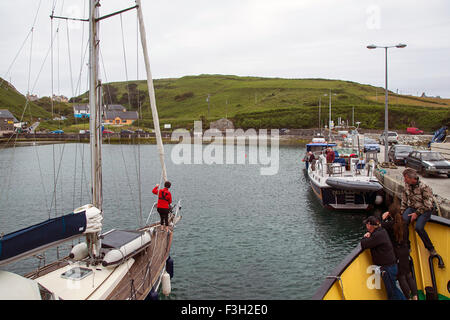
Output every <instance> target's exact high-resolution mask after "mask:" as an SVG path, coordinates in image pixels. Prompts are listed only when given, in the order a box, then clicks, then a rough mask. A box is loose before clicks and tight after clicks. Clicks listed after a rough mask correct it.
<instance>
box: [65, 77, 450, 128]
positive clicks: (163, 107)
mask: <svg viewBox="0 0 450 320" xmlns="http://www.w3.org/2000/svg"><path fill="white" fill-rule="evenodd" d="M154 85H155V93H156V100H157V106H158V112H159V117H160V119H161V124H163V123H171V124H172V127H184V128H191V127H192V126H193V122H194V121H195V120H203V121H204V122H206V123H204V125H205V127H206V126H208V122H209V121H215V120H217V119H220V118H224V117H228V118H229V119H230V120H232V121H234V123H235V125H236V127H241V128H244V129H246V128H314V127H317V126H318V122H319V121H318V105H319V99H321V105H322V109H321V114H322V116H321V119H322V123H323V124H325V123H326V121H327V119H328V106H329V93H330V89H331V93H332V118H333V120H334V121H335V122H336V120H337V118H338V117H341V118H342V120H344V121H345V120H349V121H351V119H352V110H353V108H354V112H355V121H360V122H361V127H362V128H366V129H383V128H384V89H383V88H376V87H373V86H370V85H363V84H359V83H355V82H351V81H342V80H327V79H281V78H260V77H238V76H228V75H199V76H186V77H182V78H177V79H159V80H155V81H154ZM325 94H327V96H324V95H325ZM208 95H209V106H208V101H207V98H208ZM389 99H390V103H389V115H390V118H389V127H390V128H392V129H405V128H406V127H408V126H417V127H420V128H421V129H423V130H426V131H432V130H436V129H437V128H439V127H440V126H442V125H444V124H448V123H449V122H450V109H449V107H450V101H449V100H445V99H429V98H428V99H425V98H418V97H412V96H402V95H395V94H393V93H392V92H391V93H390V98H389ZM73 101H76V102H87V93H85V94H84V95H82V96H80V97H77V98H74V99H73ZM104 101H105V102H106V103H110V104H111V103H112V104H114V103H120V104H123V105H124V106H125V107H126V108H127V109H128V110H138V107H137V106H138V105H141V111H142V112H141V114H142V119H143V120H141V121H140V125H142V126H147V127H152V121H151V113H150V107H149V99H148V93H147V84H146V81H130V82H128V83H126V82H115V83H109V84H107V85H105V86H104Z"/></svg>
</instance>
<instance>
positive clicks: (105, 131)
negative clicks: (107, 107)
mask: <svg viewBox="0 0 450 320" xmlns="http://www.w3.org/2000/svg"><path fill="white" fill-rule="evenodd" d="M111 133H114V131H111V130H103V134H111Z"/></svg>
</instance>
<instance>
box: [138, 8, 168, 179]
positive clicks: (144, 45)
mask: <svg viewBox="0 0 450 320" xmlns="http://www.w3.org/2000/svg"><path fill="white" fill-rule="evenodd" d="M136 4H137V14H138V19H139V31H140V32H139V33H140V35H141V44H142V49H143V51H144V62H145V70H146V72H147V86H148V95H149V98H150V107H151V109H152V116H153V126H154V127H155V136H156V143H157V146H158V153H159V160H160V162H161V169H162V178H163V180H164V181H167V171H166V165H165V162H164V146H163V143H162V138H161V129H160V127H159V117H158V109H157V108H156V98H155V88H154V87H153V78H152V73H151V71H150V61H149V58H148V49H147V40H146V38H147V36H146V33H145V25H144V18H143V15H142V5H141V0H136Z"/></svg>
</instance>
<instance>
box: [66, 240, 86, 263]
mask: <svg viewBox="0 0 450 320" xmlns="http://www.w3.org/2000/svg"><path fill="white" fill-rule="evenodd" d="M88 254H89V250H88V246H87V243H86V242H82V243H79V244H77V245H76V246H74V247H73V248H72V250H71V251H70V254H69V258H71V259H73V260H83V259H84V258H86V257H87V256H88Z"/></svg>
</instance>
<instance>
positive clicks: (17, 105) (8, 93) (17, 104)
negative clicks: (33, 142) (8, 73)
mask: <svg viewBox="0 0 450 320" xmlns="http://www.w3.org/2000/svg"><path fill="white" fill-rule="evenodd" d="M25 106H26V98H25V97H24V96H23V95H22V94H21V93H20V92H18V91H17V90H16V89H15V88H14V87H13V86H12V85H11V84H10V83H9V82H7V81H4V80H3V79H2V78H0V109H8V110H9V111H10V112H11V113H12V114H13V115H14V116H15V117H16V119H17V120H19V121H20V120H21V118H22V114H23V120H24V121H30V119H37V118H43V119H45V118H50V117H51V113H50V112H48V111H46V110H45V109H44V108H43V107H42V106H38V105H37V104H35V103H33V102H29V103H28V105H27V107H26V109H25Z"/></svg>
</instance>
